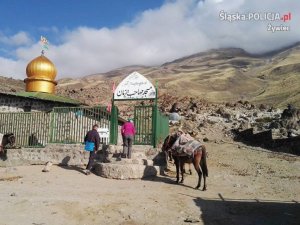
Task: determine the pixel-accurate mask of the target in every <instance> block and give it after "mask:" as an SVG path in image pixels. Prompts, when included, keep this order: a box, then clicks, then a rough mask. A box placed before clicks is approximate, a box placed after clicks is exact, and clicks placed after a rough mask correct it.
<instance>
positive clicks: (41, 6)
mask: <svg viewBox="0 0 300 225" xmlns="http://www.w3.org/2000/svg"><path fill="white" fill-rule="evenodd" d="M163 3H164V0H148V1H147V0H146V1H143V0H44V1H41V0H1V1H0V15H1V20H0V34H2V35H5V36H11V35H14V34H15V33H18V32H19V31H26V32H27V33H28V34H29V35H30V37H31V38H32V39H33V40H36V41H38V40H39V38H40V36H41V35H44V36H46V37H47V38H48V39H49V40H51V43H52V44H57V43H60V41H61V39H60V38H61V37H60V35H59V32H60V31H66V30H69V31H71V30H73V29H76V28H77V27H80V26H82V27H90V28H102V27H107V28H115V27H118V26H120V25H122V24H124V23H130V22H131V21H132V20H134V18H135V17H136V16H138V15H139V14H140V13H142V12H144V11H145V10H149V9H155V8H158V7H160V6H161V5H162V4H163ZM0 46H1V43H0ZM4 47H5V46H3V44H2V48H4ZM4 49H5V48H4ZM6 49H12V48H10V47H9V46H6ZM0 55H5V56H6V57H13V55H12V54H9V52H4V51H2V52H1V51H0Z"/></svg>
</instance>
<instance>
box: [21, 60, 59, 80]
mask: <svg viewBox="0 0 300 225" xmlns="http://www.w3.org/2000/svg"><path fill="white" fill-rule="evenodd" d="M56 73H57V71H56V68H55V66H54V64H53V63H52V62H51V61H50V60H49V59H48V58H47V57H46V56H44V55H41V56H39V57H36V58H35V59H33V60H32V61H31V62H30V63H28V65H27V67H26V74H27V77H28V78H29V77H30V78H33V77H35V78H46V79H49V80H54V79H55V77H56Z"/></svg>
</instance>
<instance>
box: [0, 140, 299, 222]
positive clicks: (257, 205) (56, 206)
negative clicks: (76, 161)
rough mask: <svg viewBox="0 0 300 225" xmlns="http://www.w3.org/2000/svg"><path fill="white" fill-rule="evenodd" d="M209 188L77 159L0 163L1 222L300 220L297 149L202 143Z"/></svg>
mask: <svg viewBox="0 0 300 225" xmlns="http://www.w3.org/2000/svg"><path fill="white" fill-rule="evenodd" d="M206 145H207V149H208V152H209V158H208V168H209V177H208V180H207V181H208V190H207V191H205V192H203V191H200V190H195V189H193V187H194V186H196V182H197V178H196V175H195V171H194V170H193V172H194V173H193V175H186V180H185V183H184V185H177V184H175V183H174V181H175V177H174V175H175V174H174V173H173V172H172V171H174V170H175V169H174V167H171V170H172V171H171V172H169V174H166V176H158V177H156V178H152V179H147V180H111V179H105V178H102V177H99V176H96V175H94V174H91V175H90V176H86V175H84V174H83V173H82V171H81V170H80V168H77V167H59V166H53V167H52V169H51V171H50V172H49V173H43V172H41V171H42V169H43V166H40V165H36V166H22V167H9V168H0V190H1V191H0V224H1V225H4V224H5V225H13V224H14V225H23V224H24V225H48V224H49V225H53V224H63V225H69V224H70V225H71V224H72V225H73V224H80V225H81V224H82V225H84V224H85V225H88V224H89V225H93V224H122V225H140V224H151V225H152V224H153V225H154V224H190V223H193V224H204V225H215V224H225V225H227V224H228V225H229V224H230V225H231V224H237V225H241V224H258V225H260V224H270V225H277V224H278V225H287V224H297V225H298V224H300V213H299V212H300V204H299V202H300V173H299V172H300V157H297V156H293V155H287V154H278V153H272V152H269V151H265V150H263V149H260V148H250V147H247V146H244V145H241V144H238V143H219V144H217V143H207V144H206Z"/></svg>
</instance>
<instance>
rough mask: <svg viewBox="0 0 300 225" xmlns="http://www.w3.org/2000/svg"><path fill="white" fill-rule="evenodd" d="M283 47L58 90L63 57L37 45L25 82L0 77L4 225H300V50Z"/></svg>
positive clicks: (225, 52)
mask: <svg viewBox="0 0 300 225" xmlns="http://www.w3.org/2000/svg"><path fill="white" fill-rule="evenodd" d="M191 2H193V1H191ZM195 2H196V1H195ZM197 2H198V1H197ZM200 2H202V1H200ZM205 2H206V1H203V2H202V3H201V4H200V3H198V5H197V7H202V5H204V6H205V4H207V3H205ZM221 2H222V1H221ZM164 4H166V6H165V7H170V5H171V6H175V5H176V6H177V4H179V5H181V4H182V5H184V4H186V3H183V2H182V1H179V0H178V1H174V2H168V1H166V2H165V3H164ZM172 4H174V5H172ZM189 4H192V3H189ZM206 7H208V6H206ZM175 9H177V8H175ZM175 9H173V10H175ZM153 10H154V9H153ZM156 10H158V9H156ZM148 13H149V15H150V14H151V13H152V11H149V12H148ZM142 15H143V16H145V17H146V18H147V13H146V14H145V15H144V14H142ZM288 15H290V17H289V21H287V22H291V21H290V20H292V18H293V17H291V15H294V14H291V13H289V14H288ZM143 16H141V18H144V17H143ZM223 22H224V21H223ZM284 22H286V21H284ZM124 26H127V25H124ZM131 26H133V25H131ZM127 28H128V27H126V29H127ZM81 29H82V30H81V32H83V30H84V29H85V28H81ZM107 29H108V28H107ZM124 29H125V28H124ZM128 29H129V28H128ZM108 30H109V29H108ZM1 32H2V31H1V30H0V44H1V43H2V42H3V43H4V41H3V40H6V39H4V38H2V36H3V35H4V33H3V34H2V33H1ZM101 32H104V31H103V30H102V31H101ZM105 32H108V31H105ZM101 35H103V34H101ZM71 36H72V35H71V34H70V36H69V38H71ZM3 37H4V36H3ZM1 38H2V39H1ZM7 43H8V42H7ZM128 43H130V42H129V41H128ZM36 46H37V45H36ZM36 46H35V48H36V49H37V47H36ZM286 46H288V47H278V48H273V49H272V51H271V50H270V51H265V52H263V53H257V54H254V53H249V52H247V51H245V50H243V49H242V48H234V47H231V46H230V47H226V48H212V49H208V50H205V51H201V52H200V51H199V52H193V54H189V55H187V54H186V56H183V57H177V58H174V57H173V58H171V59H170V60H169V61H168V62H167V61H164V62H162V63H160V64H159V65H158V64H156V65H154V66H151V65H147V66H143V65H141V66H136V65H134V64H132V65H128V66H125V67H124V66H123V67H120V68H119V69H111V70H109V71H108V72H100V73H97V74H91V75H88V76H84V74H81V77H76V76H69V77H68V76H64V77H59V75H60V70H59V68H60V67H61V66H62V65H63V64H64V63H65V64H67V63H66V61H67V57H68V56H67V55H66V56H65V57H66V61H63V62H57V61H55V63H54V61H53V60H52V58H54V59H57V58H56V57H55V56H56V55H55V54H56V53H51V51H53V52H55V51H59V44H57V45H56V46H55V47H53V48H52V49H51V46H50V47H49V41H48V39H47V38H46V37H45V36H41V37H40V39H39V50H40V53H39V52H37V53H36V54H35V55H31V56H30V60H28V62H26V65H25V67H24V68H23V70H24V74H26V75H25V76H24V77H22V78H20V77H19V78H14V77H12V78H8V77H6V76H5V75H6V74H2V72H1V71H0V82H1V83H2V85H1V87H0V190H1V191H0V225H23V224H24V225H27V224H28V225H32V224H33V225H48V224H49V225H50V224H51V225H52V224H63V225H73V224H78V225H79V224H80V225H83V224H85V225H88V224H89V225H95V224H116V225H118V224H120V225H142V224H144V225H154V224H155V225H156V224H157V225H159V224H174V225H177V224H201V225H219V224H224V225H244V224H245V225H252V224H264V225H282V224H288V225H296V224H299V223H300V214H299V211H300V203H299V201H300V185H299V184H300V176H299V171H300V158H299V155H300V98H299V87H300V86H299V85H300V67H299V60H300V42H299V40H298V42H295V43H290V44H289V45H286ZM0 47H1V46H0ZM1 51H2V50H1V49H0V53H1ZM71 52H72V51H71ZM74 52H75V51H74ZM57 54H58V53H57ZM0 57H1V55H0ZM71 58H72V57H71ZM129 58H130V57H129ZM89 60H90V59H86V61H87V62H88V61H89ZM91 61H92V60H91ZM87 62H82V64H84V63H87ZM0 65H2V64H1V59H0ZM121 65H123V64H121ZM64 68H65V67H64ZM73 72H74V73H75V72H76V71H73ZM2 75H3V76H2Z"/></svg>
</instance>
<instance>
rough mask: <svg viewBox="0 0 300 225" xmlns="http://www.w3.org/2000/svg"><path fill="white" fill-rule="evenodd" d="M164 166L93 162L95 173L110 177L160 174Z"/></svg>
mask: <svg viewBox="0 0 300 225" xmlns="http://www.w3.org/2000/svg"><path fill="white" fill-rule="evenodd" d="M163 169H164V168H162V167H159V166H147V165H140V164H114V163H101V162H96V163H95V173H96V174H97V175H99V176H101V177H105V178H110V179H120V180H126V179H141V178H145V177H151V176H156V175H157V174H161V173H162V171H163Z"/></svg>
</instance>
